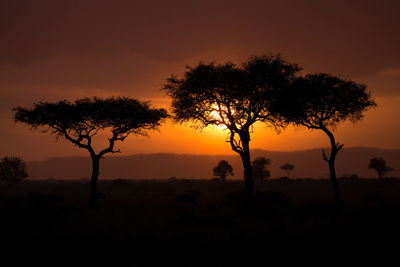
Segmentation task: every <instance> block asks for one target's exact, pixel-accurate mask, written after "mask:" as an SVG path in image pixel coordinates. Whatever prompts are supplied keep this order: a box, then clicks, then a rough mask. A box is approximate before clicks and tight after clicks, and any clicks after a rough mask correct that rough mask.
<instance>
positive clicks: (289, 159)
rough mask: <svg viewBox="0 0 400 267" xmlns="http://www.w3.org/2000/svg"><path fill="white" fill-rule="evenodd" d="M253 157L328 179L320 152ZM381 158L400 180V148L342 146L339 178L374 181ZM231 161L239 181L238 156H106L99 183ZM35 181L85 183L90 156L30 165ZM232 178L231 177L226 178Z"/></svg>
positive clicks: (203, 173) (188, 174)
mask: <svg viewBox="0 0 400 267" xmlns="http://www.w3.org/2000/svg"><path fill="white" fill-rule="evenodd" d="M251 154H252V159H255V158H256V157H258V156H265V157H267V158H270V159H272V164H271V165H270V167H269V169H270V170H271V175H272V178H277V177H282V176H285V175H286V172H284V171H282V170H281V169H280V168H279V167H280V166H282V165H283V164H285V163H290V164H293V165H295V169H294V171H293V172H292V174H291V176H292V177H293V178H307V177H309V178H326V177H328V166H327V163H326V162H325V161H323V160H322V149H310V150H302V151H292V152H279V151H266V150H260V149H255V150H252V152H251ZM373 157H383V158H384V159H385V160H386V162H387V165H388V166H390V167H392V168H394V169H395V171H394V172H392V173H390V174H389V176H391V177H400V149H393V150H390V149H379V148H365V147H349V148H343V150H342V151H340V153H339V154H338V157H337V163H336V166H337V167H336V170H337V174H338V176H339V177H340V176H343V175H352V174H357V175H358V176H359V177H364V178H376V176H377V175H376V172H375V171H374V170H370V169H368V164H369V160H370V159H371V158H373ZM222 159H224V160H227V161H228V162H229V163H230V164H231V165H232V166H233V169H234V174H235V175H234V177H233V178H234V179H241V178H242V174H243V167H242V163H241V160H240V157H239V156H238V155H192V154H174V153H157V154H135V155H131V156H118V157H106V158H105V159H102V161H101V165H100V179H115V178H126V179H153V178H159V179H164V178H170V177H177V178H198V179H203V178H204V179H210V178H212V176H213V174H212V169H213V167H214V166H215V165H216V164H217V163H218V161H220V160H222ZM27 167H28V172H29V174H30V175H31V176H32V179H49V178H54V179H82V178H87V177H89V176H90V172H91V161H90V158H89V156H88V157H63V158H49V159H47V160H43V161H29V162H27ZM228 179H229V178H228Z"/></svg>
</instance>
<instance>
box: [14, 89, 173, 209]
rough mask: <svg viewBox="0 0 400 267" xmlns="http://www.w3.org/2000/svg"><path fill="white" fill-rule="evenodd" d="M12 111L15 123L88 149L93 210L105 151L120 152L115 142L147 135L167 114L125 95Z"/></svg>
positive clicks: (95, 205)
mask: <svg viewBox="0 0 400 267" xmlns="http://www.w3.org/2000/svg"><path fill="white" fill-rule="evenodd" d="M13 111H14V112H15V114H14V120H15V121H16V122H21V123H25V124H28V125H29V126H31V127H32V128H34V129H37V128H41V129H43V131H44V132H49V133H50V134H53V135H55V136H56V137H57V138H59V137H62V138H65V139H67V140H68V141H70V142H72V143H73V144H74V145H76V146H78V147H79V148H84V149H86V150H88V151H89V153H90V157H91V159H92V176H91V180H90V199H91V207H92V208H94V209H96V208H97V207H98V194H97V180H98V177H99V168H100V159H101V158H102V157H103V156H104V155H105V154H107V153H116V152H119V150H117V149H115V142H117V141H124V140H125V139H126V138H127V137H128V136H129V135H130V134H137V135H142V136H146V135H147V132H148V131H149V130H154V129H157V127H158V126H159V125H160V123H161V122H162V120H163V119H165V118H166V117H167V116H168V114H167V112H166V110H164V109H157V108H152V107H151V106H150V104H149V102H140V101H138V100H135V99H131V98H126V97H109V98H105V99H102V98H97V97H92V98H83V99H79V100H76V101H75V102H69V101H67V100H63V101H59V102H57V103H48V102H38V103H34V104H33V107H32V108H23V107H17V108H15V109H13ZM103 130H104V131H107V132H109V134H110V136H109V137H108V145H107V147H105V148H104V149H102V150H100V151H98V152H96V151H95V149H94V146H93V145H94V144H93V143H92V142H93V138H94V137H95V136H96V135H97V134H98V133H99V131H103Z"/></svg>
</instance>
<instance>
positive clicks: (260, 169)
mask: <svg viewBox="0 0 400 267" xmlns="http://www.w3.org/2000/svg"><path fill="white" fill-rule="evenodd" d="M270 164H271V160H270V159H267V158H265V157H258V158H256V159H255V160H253V162H252V163H251V166H252V169H253V175H254V180H256V181H260V182H263V181H264V180H266V179H268V178H269V177H270V176H271V172H270V171H269V170H268V169H267V165H270Z"/></svg>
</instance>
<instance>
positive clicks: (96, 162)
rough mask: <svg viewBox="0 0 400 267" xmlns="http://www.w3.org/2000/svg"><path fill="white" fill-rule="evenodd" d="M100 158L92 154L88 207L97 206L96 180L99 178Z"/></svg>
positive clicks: (94, 207)
mask: <svg viewBox="0 0 400 267" xmlns="http://www.w3.org/2000/svg"><path fill="white" fill-rule="evenodd" d="M99 168H100V158H99V157H98V156H92V177H91V179H90V207H91V208H92V209H94V210H95V209H97V208H98V206H99V205H98V195H97V180H98V178H99Z"/></svg>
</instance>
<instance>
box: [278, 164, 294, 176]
mask: <svg viewBox="0 0 400 267" xmlns="http://www.w3.org/2000/svg"><path fill="white" fill-rule="evenodd" d="M280 168H281V169H282V170H283V171H287V176H288V177H289V175H290V172H291V171H293V170H294V165H292V164H290V163H286V164H283V165H282V166H281V167H280Z"/></svg>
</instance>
